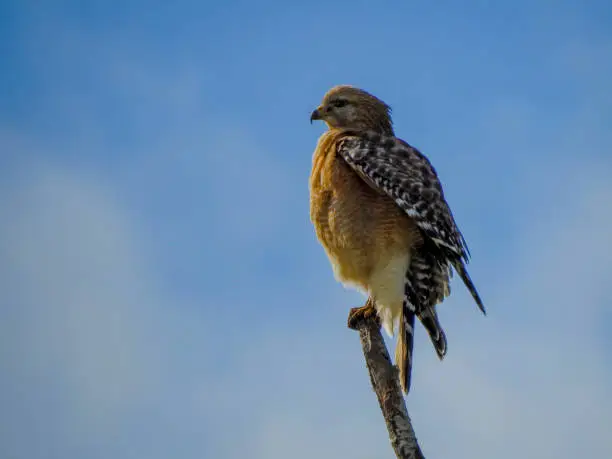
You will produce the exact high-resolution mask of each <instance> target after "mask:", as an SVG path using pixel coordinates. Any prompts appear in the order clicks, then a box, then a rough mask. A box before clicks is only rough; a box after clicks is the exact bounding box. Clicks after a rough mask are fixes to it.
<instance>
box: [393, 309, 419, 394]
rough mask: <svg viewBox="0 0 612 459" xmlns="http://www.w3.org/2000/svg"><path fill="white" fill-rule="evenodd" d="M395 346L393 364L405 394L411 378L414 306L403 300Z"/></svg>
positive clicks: (408, 388)
mask: <svg viewBox="0 0 612 459" xmlns="http://www.w3.org/2000/svg"><path fill="white" fill-rule="evenodd" d="M398 335H399V336H398V339H397V345H396V346H395V363H396V364H397V366H398V367H399V376H400V385H401V387H402V391H403V392H404V393H405V394H407V393H408V392H409V391H410V379H411V376H412V350H413V347H414V306H412V305H411V304H410V303H408V302H407V301H406V299H404V304H403V306H402V316H401V318H400V323H399V333H398Z"/></svg>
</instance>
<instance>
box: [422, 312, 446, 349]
mask: <svg viewBox="0 0 612 459" xmlns="http://www.w3.org/2000/svg"><path fill="white" fill-rule="evenodd" d="M418 317H419V320H420V321H421V323H422V324H423V326H424V327H425V330H427V333H428V334H429V338H430V339H431V342H432V343H433V345H434V348H435V349H436V352H437V353H438V357H439V358H440V360H442V359H443V358H444V356H445V355H446V335H445V334H444V330H443V329H442V326H441V325H440V322H439V321H438V314H437V313H436V310H435V308H434V307H428V308H424V309H423V310H422V311H420V312H419V314H418Z"/></svg>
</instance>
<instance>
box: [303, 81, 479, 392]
mask: <svg viewBox="0 0 612 459" xmlns="http://www.w3.org/2000/svg"><path fill="white" fill-rule="evenodd" d="M313 120H322V121H324V122H325V123H326V124H327V126H328V128H329V129H328V130H327V131H326V132H325V133H323V135H322V136H321V137H320V138H319V141H318V143H317V147H316V149H315V151H314V155H313V164H312V171H311V175H310V184H309V185H310V219H311V221H312V223H313V225H314V228H315V232H316V235H317V238H318V240H319V242H320V243H321V245H322V246H323V247H324V249H325V252H326V253H327V256H328V258H329V260H330V262H331V265H332V268H333V271H334V275H335V277H336V279H337V280H338V281H340V282H342V283H343V284H345V285H347V286H350V287H354V288H357V289H358V290H361V291H363V292H365V293H367V295H368V301H367V302H366V305H365V306H362V307H360V308H353V309H352V310H351V314H350V315H349V323H351V322H352V323H354V322H355V321H356V320H358V319H359V318H362V317H369V316H374V317H376V318H377V320H379V321H380V323H381V324H382V326H383V327H384V328H385V330H386V331H387V333H388V334H389V335H390V336H394V332H395V330H396V329H397V330H398V341H397V346H396V349H395V361H396V364H397V365H398V367H399V373H400V384H401V387H402V390H403V392H404V393H408V391H409V389H410V378H411V368H412V350H413V344H414V342H413V333H414V324H415V316H416V317H418V319H419V321H420V322H421V323H422V324H423V326H424V327H425V329H426V330H427V333H428V334H429V337H430V339H431V341H432V343H433V345H434V347H435V350H436V352H437V354H438V357H439V358H440V359H442V358H443V357H444V356H445V354H446V350H447V343H446V336H445V334H444V331H443V330H442V327H441V325H440V322H439V321H438V316H437V313H436V305H437V304H439V303H441V302H442V301H443V300H444V299H445V298H446V297H447V296H448V295H449V294H450V288H449V282H450V278H451V276H452V273H453V269H454V270H455V271H456V272H457V273H458V274H459V276H460V277H461V279H462V280H463V282H464V284H465V285H466V287H467V288H468V290H469V291H470V293H471V294H472V297H473V298H474V300H475V302H476V304H477V305H478V307H479V308H480V310H481V311H482V312H483V313H485V308H484V305H483V303H482V300H481V299H480V296H479V295H478V292H477V291H476V287H475V286H474V284H473V283H472V280H471V279H470V276H469V275H468V272H467V269H466V264H467V263H468V261H469V250H468V247H467V244H466V242H465V239H464V238H463V235H462V234H461V232H460V231H459V228H458V227H457V224H456V223H455V219H454V218H453V214H452V212H451V210H450V208H449V206H448V204H447V202H446V200H445V198H444V192H443V190H442V185H441V184H440V181H439V179H438V176H437V174H436V171H435V169H434V168H433V166H432V165H431V163H430V162H429V160H428V159H427V158H426V157H425V156H424V155H423V154H422V153H421V152H420V151H418V150H417V149H416V148H414V147H412V146H410V145H409V144H408V143H406V142H405V141H403V140H402V139H400V138H398V137H396V136H395V134H394V131H393V124H392V120H391V109H390V107H389V106H388V105H387V104H385V103H384V102H383V101H381V100H380V99H378V98H376V97H375V96H373V95H372V94H370V93H368V92H366V91H364V90H362V89H358V88H355V87H353V86H344V85H342V86H336V87H334V88H332V89H330V90H329V91H328V92H327V93H326V94H325V96H324V97H323V101H322V103H321V105H319V107H317V109H316V110H314V111H313V112H312V115H311V117H310V121H311V122H312V121H313Z"/></svg>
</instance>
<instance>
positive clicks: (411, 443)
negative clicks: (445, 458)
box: [349, 317, 425, 459]
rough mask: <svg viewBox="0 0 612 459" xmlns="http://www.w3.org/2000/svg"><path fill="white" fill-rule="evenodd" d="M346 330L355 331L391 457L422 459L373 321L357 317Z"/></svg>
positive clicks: (397, 384)
mask: <svg viewBox="0 0 612 459" xmlns="http://www.w3.org/2000/svg"><path fill="white" fill-rule="evenodd" d="M349 319H350V317H349ZM349 327H350V328H352V329H354V330H357V331H359V337H360V339H361V346H362V347H363V355H364V356H365V360H366V366H367V367H368V371H369V373H370V381H371V383H372V388H373V389H374V392H376V396H377V397H378V404H379V405H380V409H381V411H382V413H383V416H384V417H385V422H386V423H387V430H388V431H389V439H390V440H391V446H393V449H394V450H395V455H396V456H397V457H398V459H425V457H424V456H423V453H422V452H421V448H420V447H419V444H418V443H417V439H416V435H415V433H414V429H413V428H412V422H411V421H410V416H408V410H407V409H406V403H405V401H404V397H403V394H402V391H401V389H400V384H399V377H398V371H397V368H396V367H395V366H394V365H393V364H392V363H391V358H390V357H389V352H388V351H387V347H386V346H385V342H384V341H383V337H382V335H381V334H380V324H379V323H377V321H376V318H374V317H368V318H362V317H361V318H359V319H358V320H352V321H351V320H349Z"/></svg>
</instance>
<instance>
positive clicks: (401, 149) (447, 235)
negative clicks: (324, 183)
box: [337, 132, 484, 312]
mask: <svg viewBox="0 0 612 459" xmlns="http://www.w3.org/2000/svg"><path fill="white" fill-rule="evenodd" d="M347 134H349V133H347ZM337 153H338V154H339V155H340V156H342V158H344V160H345V161H346V162H347V163H348V164H349V165H350V166H351V167H352V168H353V169H354V170H355V171H356V172H357V173H358V174H359V175H360V176H361V177H363V178H365V179H366V180H365V181H366V182H367V183H369V184H370V186H374V187H375V188H376V189H377V190H378V191H381V192H384V193H385V194H386V195H388V196H389V197H391V198H392V199H393V200H394V201H395V202H396V203H397V205H398V206H400V208H402V209H403V210H404V211H405V212H406V214H407V215H408V216H409V217H411V218H412V219H413V220H414V221H415V223H416V224H417V226H418V227H419V228H420V229H421V231H422V233H423V234H424V235H425V236H426V237H427V238H428V239H429V240H430V241H431V242H433V243H434V245H435V246H436V247H437V248H438V249H439V252H440V256H442V257H443V258H444V259H445V260H447V261H448V262H450V263H451V264H452V265H453V267H454V268H455V270H456V271H457V272H458V274H459V275H460V276H461V278H462V280H463V282H464V283H465V285H466V287H467V288H468V289H469V290H470V293H471V294H472V296H473V297H474V300H475V301H476V303H477V304H478V307H479V308H480V309H481V310H482V311H483V312H484V306H483V304H482V301H481V299H480V296H479V295H478V292H477V291H476V288H475V287H474V285H473V283H472V281H471V279H470V277H469V275H468V273H467V270H466V268H465V263H467V262H468V260H469V251H468V248H467V244H466V242H465V239H464V238H463V235H462V234H461V232H460V231H459V229H458V227H457V225H456V223H455V220H454V218H453V214H452V212H451V210H450V208H449V206H448V204H447V203H446V200H445V198H444V193H443V191H442V185H441V184H440V181H439V179H438V176H437V174H436V171H435V169H434V168H433V166H432V165H431V163H430V162H429V160H428V159H427V158H426V157H425V156H424V155H423V154H422V153H421V152H419V151H418V150H417V149H416V148H413V147H411V146H410V145H408V144H407V143H406V142H404V141H402V140H401V139H398V138H397V137H393V136H381V135H380V134H378V133H374V132H368V133H365V134H361V133H360V134H355V135H347V136H345V137H343V138H342V139H341V140H340V141H339V142H338V145H337Z"/></svg>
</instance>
